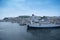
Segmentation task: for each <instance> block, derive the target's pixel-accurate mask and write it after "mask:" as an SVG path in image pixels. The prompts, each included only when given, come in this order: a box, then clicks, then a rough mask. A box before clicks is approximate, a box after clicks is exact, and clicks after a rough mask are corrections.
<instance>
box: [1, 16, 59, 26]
mask: <svg viewBox="0 0 60 40" xmlns="http://www.w3.org/2000/svg"><path fill="white" fill-rule="evenodd" d="M36 17H39V18H50V20H51V19H53V20H55V21H56V22H57V23H59V24H60V16H59V17H57V16H53V17H49V16H43V17H41V16H36ZM30 20H31V16H18V17H5V18H3V19H2V20H0V22H12V23H19V24H21V25H26V24H30Z"/></svg>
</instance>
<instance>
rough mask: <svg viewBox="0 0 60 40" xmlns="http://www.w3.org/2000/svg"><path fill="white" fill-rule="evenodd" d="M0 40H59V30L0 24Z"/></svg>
mask: <svg viewBox="0 0 60 40" xmlns="http://www.w3.org/2000/svg"><path fill="white" fill-rule="evenodd" d="M0 40H60V28H59V29H30V30H27V27H26V26H19V24H17V23H10V22H3V23H2V22H1V23H0Z"/></svg>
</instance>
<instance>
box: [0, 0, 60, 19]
mask: <svg viewBox="0 0 60 40" xmlns="http://www.w3.org/2000/svg"><path fill="white" fill-rule="evenodd" d="M31 14H35V15H38V16H60V0H0V19H2V18H4V17H15V16H19V15H31Z"/></svg>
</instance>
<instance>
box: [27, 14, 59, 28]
mask: <svg viewBox="0 0 60 40" xmlns="http://www.w3.org/2000/svg"><path fill="white" fill-rule="evenodd" d="M30 22H31V23H30V24H28V25H27V29H30V28H59V27H60V25H58V24H56V22H51V21H50V19H49V18H40V17H38V16H35V15H34V14H32V16H31V21H30Z"/></svg>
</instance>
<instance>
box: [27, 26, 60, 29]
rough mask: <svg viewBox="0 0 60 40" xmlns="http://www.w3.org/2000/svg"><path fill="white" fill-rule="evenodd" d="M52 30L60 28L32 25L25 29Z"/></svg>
mask: <svg viewBox="0 0 60 40" xmlns="http://www.w3.org/2000/svg"><path fill="white" fill-rule="evenodd" d="M52 28H60V25H54V26H52V25H51V26H34V25H27V29H52Z"/></svg>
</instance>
